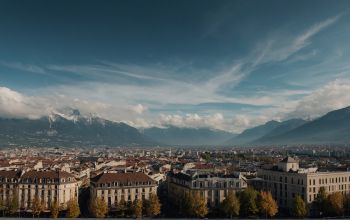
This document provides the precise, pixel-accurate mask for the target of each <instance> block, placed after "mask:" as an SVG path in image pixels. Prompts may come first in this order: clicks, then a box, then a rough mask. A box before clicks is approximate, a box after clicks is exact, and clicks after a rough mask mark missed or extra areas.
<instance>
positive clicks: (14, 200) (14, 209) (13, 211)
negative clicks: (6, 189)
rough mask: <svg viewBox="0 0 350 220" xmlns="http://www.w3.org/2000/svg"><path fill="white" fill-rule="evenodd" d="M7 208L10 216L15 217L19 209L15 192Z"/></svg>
mask: <svg viewBox="0 0 350 220" xmlns="http://www.w3.org/2000/svg"><path fill="white" fill-rule="evenodd" d="M7 208H8V212H9V213H10V215H14V214H16V213H17V211H18V208H19V204H18V194H17V192H14V193H13V195H12V196H11V197H10V199H9V204H8V206H7Z"/></svg>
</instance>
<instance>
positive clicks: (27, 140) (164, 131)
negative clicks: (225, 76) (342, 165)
mask: <svg viewBox="0 0 350 220" xmlns="http://www.w3.org/2000/svg"><path fill="white" fill-rule="evenodd" d="M349 134H350V107H346V108H343V109H338V110H335V111H331V112H329V113H327V114H325V115H324V116H321V117H319V118H316V119H314V120H309V121H306V120H303V119H289V120H286V121H281V122H278V121H269V122H267V123H265V124H263V125H259V126H256V127H253V128H249V129H246V130H244V131H243V132H242V133H240V134H238V135H237V134H233V133H230V132H226V131H222V130H215V129H209V128H179V127H174V126H168V127H163V128H159V127H152V128H144V129H136V128H134V127H131V126H129V125H127V124H125V123H121V122H112V121H109V120H105V119H102V118H99V117H92V116H91V117H86V116H82V115H80V113H79V111H78V110H71V111H70V112H69V114H62V113H57V112H56V113H53V114H51V115H49V116H48V117H42V118H39V119H13V118H10V119H9V118H0V146H9V145H26V146H110V147H113V146H173V145H174V146H255V145H292V144H350V135H349Z"/></svg>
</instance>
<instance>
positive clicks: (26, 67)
mask: <svg viewBox="0 0 350 220" xmlns="http://www.w3.org/2000/svg"><path fill="white" fill-rule="evenodd" d="M0 65H2V66H5V67H8V68H12V69H17V70H22V71H25V72H32V73H40V74H46V73H47V72H46V70H45V69H44V68H43V67H40V66H37V65H32V64H24V63H21V62H8V61H0Z"/></svg>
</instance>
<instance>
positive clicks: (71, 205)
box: [67, 198, 80, 218]
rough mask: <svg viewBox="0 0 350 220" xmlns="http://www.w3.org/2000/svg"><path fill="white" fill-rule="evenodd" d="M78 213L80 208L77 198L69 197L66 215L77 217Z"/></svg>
mask: <svg viewBox="0 0 350 220" xmlns="http://www.w3.org/2000/svg"><path fill="white" fill-rule="evenodd" d="M79 215H80V208H79V203H78V200H77V199H75V198H74V199H71V200H69V201H68V204H67V217H68V218H77V217H78V216H79Z"/></svg>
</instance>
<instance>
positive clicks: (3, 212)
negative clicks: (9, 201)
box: [0, 189, 6, 217]
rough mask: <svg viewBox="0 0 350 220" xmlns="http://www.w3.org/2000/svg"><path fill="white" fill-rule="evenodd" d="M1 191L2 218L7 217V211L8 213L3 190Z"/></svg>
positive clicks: (0, 207)
mask: <svg viewBox="0 0 350 220" xmlns="http://www.w3.org/2000/svg"><path fill="white" fill-rule="evenodd" d="M0 190H1V193H0V195H1V196H0V212H2V217H4V216H5V211H6V204H5V202H4V199H3V197H2V189H0Z"/></svg>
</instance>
